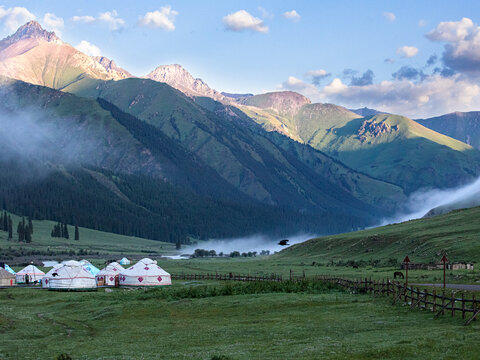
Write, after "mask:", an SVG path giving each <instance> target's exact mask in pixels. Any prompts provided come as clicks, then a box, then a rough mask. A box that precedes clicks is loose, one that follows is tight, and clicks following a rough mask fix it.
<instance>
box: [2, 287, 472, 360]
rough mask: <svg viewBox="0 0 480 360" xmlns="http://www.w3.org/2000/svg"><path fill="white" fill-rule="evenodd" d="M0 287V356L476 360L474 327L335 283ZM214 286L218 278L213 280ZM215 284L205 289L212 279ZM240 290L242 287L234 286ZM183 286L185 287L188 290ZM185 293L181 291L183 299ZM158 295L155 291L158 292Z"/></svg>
mask: <svg viewBox="0 0 480 360" xmlns="http://www.w3.org/2000/svg"><path fill="white" fill-rule="evenodd" d="M193 285H196V286H198V285H199V284H198V283H196V284H192V283H190V284H181V283H176V284H175V285H174V289H169V290H168V291H174V292H177V293H180V294H183V295H184V296H180V297H178V296H177V297H173V298H172V297H166V298H163V296H160V294H161V291H162V290H155V291H153V292H147V293H145V292H144V291H143V290H136V291H129V290H122V289H120V290H115V291H113V292H111V293H106V292H104V291H98V292H93V293H54V292H48V291H43V290H33V289H8V290H0V314H1V315H0V333H1V336H0V358H1V359H55V357H56V356H58V355H59V354H61V353H67V354H70V355H71V356H72V357H73V358H74V359H292V358H295V359H316V358H325V359H346V358H349V359H385V358H388V359H410V358H422V359H436V358H442V359H457V358H475V356H476V354H477V350H476V344H477V342H478V330H479V329H478V326H479V325H477V324H473V326H469V327H464V326H462V322H461V320H459V319H458V317H457V318H455V319H452V318H449V317H447V316H445V317H443V318H441V319H438V320H433V319H432V317H433V315H432V314H431V313H425V312H421V311H417V310H415V311H410V310H408V309H407V308H405V307H401V306H392V305H391V304H390V303H389V302H388V301H387V299H385V298H373V297H372V296H370V295H355V294H349V293H345V292H342V291H339V290H337V289H335V288H323V289H317V291H310V292H309V291H305V292H301V293H282V292H275V293H259V294H255V293H254V294H245V295H225V294H220V293H219V294H217V295H216V296H208V297H200V298H196V297H194V298H189V297H188V294H187V292H188V291H190V290H188V291H187V290H185V291H182V288H183V287H184V288H185V289H187V288H188V287H191V286H193ZM213 285H214V286H217V287H218V288H219V289H221V288H222V287H223V285H221V284H213ZM209 286H212V285H209ZM241 286H243V285H241ZM186 291H187V292H186ZM185 294H187V295H185ZM157 295H158V296H157Z"/></svg>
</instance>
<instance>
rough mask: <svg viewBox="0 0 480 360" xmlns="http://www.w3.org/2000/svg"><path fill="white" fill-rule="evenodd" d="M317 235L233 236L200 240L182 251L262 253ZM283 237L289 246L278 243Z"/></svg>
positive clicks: (272, 251) (281, 248)
mask: <svg viewBox="0 0 480 360" xmlns="http://www.w3.org/2000/svg"><path fill="white" fill-rule="evenodd" d="M314 237H316V235H312V234H297V235H294V236H290V237H286V238H278V237H271V236H266V235H253V236H247V237H241V238H231V239H212V240H209V241H202V242H199V243H198V244H197V245H190V246H187V247H186V248H185V249H182V250H181V252H182V253H187V254H192V253H193V252H194V251H195V249H205V250H215V251H216V252H217V254H218V253H220V252H223V253H224V254H227V255H228V254H230V253H231V252H233V251H238V252H240V253H243V252H249V251H251V252H254V251H256V252H257V253H260V252H261V251H262V250H268V251H270V253H271V254H272V253H274V252H276V251H280V250H283V249H285V248H286V247H288V246H290V245H293V244H298V243H301V242H304V241H306V240H309V239H312V238H314ZM283 239H288V240H289V241H288V245H287V246H281V245H278V242H279V241H280V240H283Z"/></svg>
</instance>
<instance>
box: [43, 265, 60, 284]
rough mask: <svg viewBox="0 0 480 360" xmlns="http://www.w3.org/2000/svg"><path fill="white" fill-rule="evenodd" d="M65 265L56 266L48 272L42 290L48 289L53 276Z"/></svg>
mask: <svg viewBox="0 0 480 360" xmlns="http://www.w3.org/2000/svg"><path fill="white" fill-rule="evenodd" d="M62 266H63V264H55V265H53V267H52V268H51V269H50V271H48V272H47V273H46V274H45V276H44V277H43V278H42V288H44V289H48V286H49V283H50V279H51V278H52V277H53V274H54V273H56V272H57V269H58V268H60V267H62Z"/></svg>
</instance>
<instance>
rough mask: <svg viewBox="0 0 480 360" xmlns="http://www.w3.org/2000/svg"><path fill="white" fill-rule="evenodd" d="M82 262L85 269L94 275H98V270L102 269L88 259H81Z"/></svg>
mask: <svg viewBox="0 0 480 360" xmlns="http://www.w3.org/2000/svg"><path fill="white" fill-rule="evenodd" d="M80 264H82V266H83V268H84V269H85V270H87V271H88V272H89V273H90V274H92V275H94V276H95V275H97V274H98V272H99V271H100V269H99V268H97V267H95V266H94V265H92V263H91V262H90V261H88V260H85V259H84V260H80Z"/></svg>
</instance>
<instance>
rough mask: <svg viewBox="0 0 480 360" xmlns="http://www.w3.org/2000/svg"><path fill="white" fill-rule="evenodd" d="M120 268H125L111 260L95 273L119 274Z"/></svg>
mask: <svg viewBox="0 0 480 360" xmlns="http://www.w3.org/2000/svg"><path fill="white" fill-rule="evenodd" d="M122 270H125V269H124V267H123V266H122V265H120V264H119V263H117V262H112V263H110V264H108V265H107V266H105V267H104V268H103V269H102V270H100V271H99V272H98V274H97V275H108V274H119V273H120V272H121V271H122Z"/></svg>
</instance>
